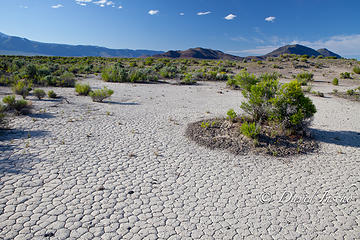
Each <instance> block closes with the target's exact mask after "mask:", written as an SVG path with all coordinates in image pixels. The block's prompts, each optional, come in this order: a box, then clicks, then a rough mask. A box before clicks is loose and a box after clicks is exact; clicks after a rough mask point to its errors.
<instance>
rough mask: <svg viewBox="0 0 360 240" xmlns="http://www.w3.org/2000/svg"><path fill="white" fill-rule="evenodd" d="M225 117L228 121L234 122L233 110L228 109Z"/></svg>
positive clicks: (235, 115)
mask: <svg viewBox="0 0 360 240" xmlns="http://www.w3.org/2000/svg"><path fill="white" fill-rule="evenodd" d="M226 115H227V117H226V119H228V120H230V121H234V120H235V118H236V117H237V114H236V112H235V111H234V109H229V111H227V113H226Z"/></svg>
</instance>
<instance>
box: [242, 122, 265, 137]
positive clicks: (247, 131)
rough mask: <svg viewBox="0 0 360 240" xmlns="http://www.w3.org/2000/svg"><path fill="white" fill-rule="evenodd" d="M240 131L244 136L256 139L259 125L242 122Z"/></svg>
mask: <svg viewBox="0 0 360 240" xmlns="http://www.w3.org/2000/svg"><path fill="white" fill-rule="evenodd" d="M240 131H241V133H242V134H244V135H245V136H246V137H248V138H252V139H256V138H257V137H258V136H259V134H260V126H256V124H255V122H252V123H248V122H244V123H242V124H241V127H240Z"/></svg>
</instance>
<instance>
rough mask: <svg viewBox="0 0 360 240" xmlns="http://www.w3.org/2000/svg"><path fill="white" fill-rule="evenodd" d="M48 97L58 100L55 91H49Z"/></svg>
mask: <svg viewBox="0 0 360 240" xmlns="http://www.w3.org/2000/svg"><path fill="white" fill-rule="evenodd" d="M47 95H48V97H49V98H57V94H56V93H55V92H54V91H53V90H50V91H48V93H47Z"/></svg>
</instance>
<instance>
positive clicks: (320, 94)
mask: <svg viewBox="0 0 360 240" xmlns="http://www.w3.org/2000/svg"><path fill="white" fill-rule="evenodd" d="M311 93H312V94H314V95H316V96H318V97H324V96H325V95H324V93H323V92H320V91H313V92H311Z"/></svg>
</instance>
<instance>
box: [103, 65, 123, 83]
mask: <svg viewBox="0 0 360 240" xmlns="http://www.w3.org/2000/svg"><path fill="white" fill-rule="evenodd" d="M101 77H102V79H103V80H104V81H105V82H129V78H128V72H127V71H126V70H125V68H123V67H122V65H121V64H117V65H114V66H108V67H106V68H104V70H103V71H102V73H101Z"/></svg>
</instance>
